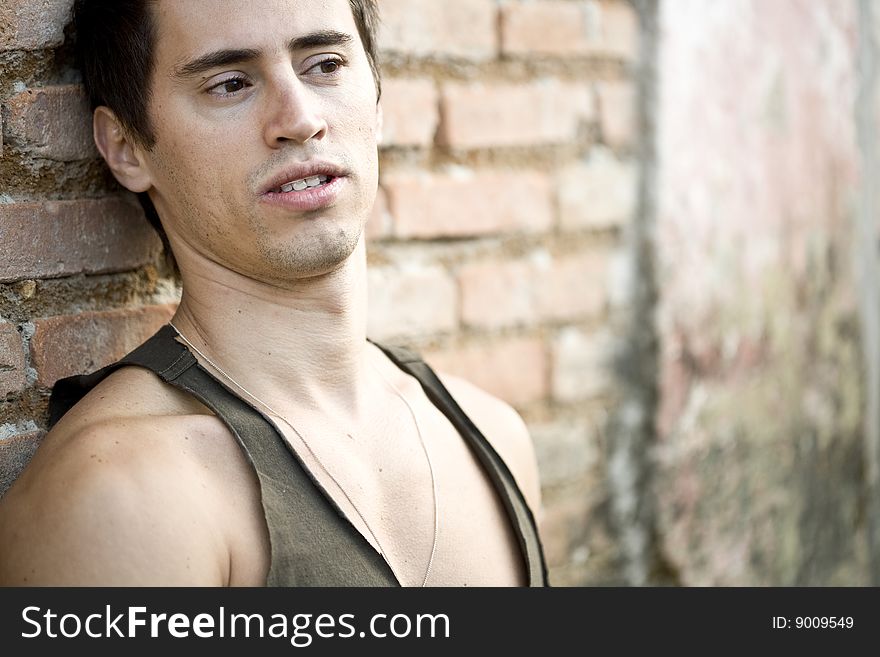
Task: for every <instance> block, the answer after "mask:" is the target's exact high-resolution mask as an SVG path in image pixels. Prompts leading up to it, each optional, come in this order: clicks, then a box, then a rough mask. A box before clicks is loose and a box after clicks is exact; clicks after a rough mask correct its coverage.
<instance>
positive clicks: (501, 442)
mask: <svg viewBox="0 0 880 657" xmlns="http://www.w3.org/2000/svg"><path fill="white" fill-rule="evenodd" d="M438 376H439V377H440V379H441V381H442V382H443V385H444V386H446V388H447V389H448V390H449V392H450V393H451V394H452V396H453V397H454V398H455V400H456V401H457V402H458V404H459V406H461V407H462V410H464V412H465V413H467V415H468V416H469V417H470V418H471V420H473V422H474V424H476V425H477V428H478V429H479V430H480V432H481V433H482V434H483V435H484V436H485V437H486V439H487V440H488V441H489V443H490V444H491V445H492V447H493V448H494V449H495V451H496V452H497V453H498V455H499V456H500V457H501V459H502V460H503V461H504V463H505V464H506V465H507V467H508V469H509V470H510V471H511V474H513V477H514V479H515V480H516V483H517V485H518V486H519V488H520V490H521V491H522V493H523V497H525V499H526V503H527V504H528V505H529V507H530V508H531V510H532V513H533V514H534V516H535V519H536V520H537V519H539V517H540V513H541V482H540V477H539V475H538V463H537V459H536V458H535V449H534V445H533V444H532V439H531V436H530V435H529V430H528V428H527V427H526V424H525V422H524V421H523V419H522V418H521V417H520V415H519V413H517V412H516V411H515V410H514V409H513V408H512V407H511V406H510V405H508V404H506V403H505V402H503V401H501V400H500V399H498V398H497V397H493V396H492V395H490V394H489V393H487V392H485V391H484V390H481V389H480V388H478V387H476V386H474V385H473V384H471V383H468V382H467V381H465V380H464V379H460V378H458V377H454V376H450V375H448V374H438Z"/></svg>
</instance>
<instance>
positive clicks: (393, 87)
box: [382, 78, 440, 146]
mask: <svg viewBox="0 0 880 657" xmlns="http://www.w3.org/2000/svg"><path fill="white" fill-rule="evenodd" d="M439 109H440V108H439V94H438V92H437V87H435V86H434V83H433V82H432V81H430V80H416V79H412V80H407V79H394V78H392V79H386V80H383V81H382V110H383V114H384V125H383V128H382V145H383V146H429V145H431V144H432V143H433V141H434V134H435V133H436V132H437V122H438V121H439Z"/></svg>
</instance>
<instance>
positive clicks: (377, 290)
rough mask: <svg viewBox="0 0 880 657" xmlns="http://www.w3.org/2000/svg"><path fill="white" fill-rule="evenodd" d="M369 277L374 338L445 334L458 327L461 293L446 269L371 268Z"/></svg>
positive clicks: (369, 326)
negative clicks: (458, 298) (459, 295)
mask: <svg viewBox="0 0 880 657" xmlns="http://www.w3.org/2000/svg"><path fill="white" fill-rule="evenodd" d="M368 276H369V278H368V280H369V315H368V319H367V333H368V335H369V336H370V337H371V338H374V339H377V340H385V339H388V338H392V337H402V336H407V337H408V336H416V335H425V334H431V333H442V332H446V331H451V330H453V329H454V328H455V327H456V324H457V310H458V308H457V306H458V300H457V291H456V288H455V283H454V281H453V279H452V276H451V275H450V274H449V273H448V272H447V271H446V270H445V269H443V268H442V267H439V266H418V265H413V266H409V267H405V268H396V267H371V268H370V270H369V274H368Z"/></svg>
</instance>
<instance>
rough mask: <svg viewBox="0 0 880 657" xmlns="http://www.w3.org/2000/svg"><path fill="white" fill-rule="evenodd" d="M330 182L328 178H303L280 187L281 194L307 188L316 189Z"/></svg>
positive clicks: (322, 176)
mask: <svg viewBox="0 0 880 657" xmlns="http://www.w3.org/2000/svg"><path fill="white" fill-rule="evenodd" d="M328 180H330V176H324V175H321V176H312V177H311V178H303V179H302V180H294V181H292V182H289V183H286V184H284V185H281V187H280V189H281V191H282V192H285V193H287V192H301V191H303V190H305V189H308V188H309V187H317V186H318V185H323V184H324V183H325V182H327V181H328Z"/></svg>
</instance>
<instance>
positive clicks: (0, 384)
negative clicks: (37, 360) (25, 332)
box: [0, 322, 27, 399]
mask: <svg viewBox="0 0 880 657" xmlns="http://www.w3.org/2000/svg"><path fill="white" fill-rule="evenodd" d="M25 367H26V365H25V361H24V346H23V345H22V342H21V335H20V334H19V332H18V329H16V327H15V324H10V323H8V322H0V399H2V398H3V397H5V396H6V395H8V394H9V393H10V392H20V391H21V390H24V389H25V387H27V376H26V375H25Z"/></svg>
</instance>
